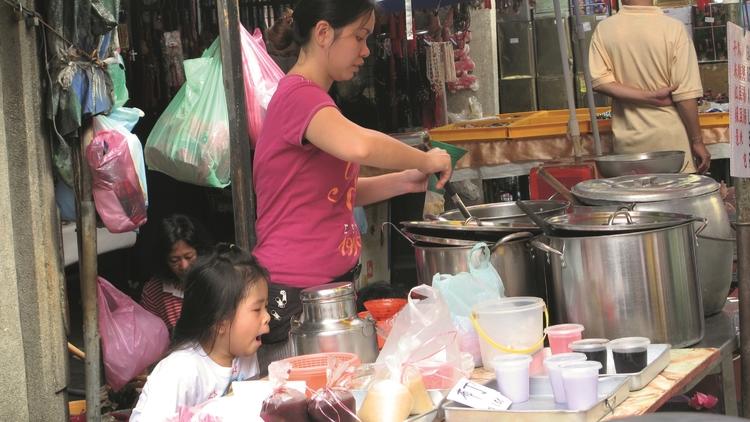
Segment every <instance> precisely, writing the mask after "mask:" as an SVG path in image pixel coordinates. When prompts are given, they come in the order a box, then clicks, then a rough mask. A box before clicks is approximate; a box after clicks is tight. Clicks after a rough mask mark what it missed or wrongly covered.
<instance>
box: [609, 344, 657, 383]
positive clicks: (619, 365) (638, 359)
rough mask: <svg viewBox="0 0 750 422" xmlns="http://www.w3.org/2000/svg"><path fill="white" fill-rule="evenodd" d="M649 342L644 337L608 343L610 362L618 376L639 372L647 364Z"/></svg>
mask: <svg viewBox="0 0 750 422" xmlns="http://www.w3.org/2000/svg"><path fill="white" fill-rule="evenodd" d="M649 344H651V340H649V339H648V338H646V337H623V338H618V339H616V340H612V341H610V342H609V348H610V349H611V350H612V360H613V361H614V362H615V370H617V373H618V374H632V373H637V372H641V371H642V370H643V369H644V368H646V365H647V364H648V346H649Z"/></svg>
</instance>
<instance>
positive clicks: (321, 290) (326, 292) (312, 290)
mask: <svg viewBox="0 0 750 422" xmlns="http://www.w3.org/2000/svg"><path fill="white" fill-rule="evenodd" d="M353 294H354V285H352V283H350V282H346V281H345V282H341V283H328V284H323V285H320V286H315V287H308V288H307V289H305V290H302V292H300V294H299V296H300V299H302V300H303V301H308V300H324V299H333V298H337V297H341V296H347V295H353Z"/></svg>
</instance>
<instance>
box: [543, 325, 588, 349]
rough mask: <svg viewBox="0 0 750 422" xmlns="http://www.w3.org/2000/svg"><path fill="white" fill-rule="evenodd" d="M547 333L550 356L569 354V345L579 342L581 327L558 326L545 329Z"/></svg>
mask: <svg viewBox="0 0 750 422" xmlns="http://www.w3.org/2000/svg"><path fill="white" fill-rule="evenodd" d="M544 332H545V333H547V338H548V339H549V348H550V349H552V354H553V355H556V354H558V353H569V352H570V348H569V347H568V346H569V345H570V343H572V342H574V341H576V340H580V339H581V333H582V332H583V325H581V324H558V325H552V326H549V327H547V328H546V329H545V330H544Z"/></svg>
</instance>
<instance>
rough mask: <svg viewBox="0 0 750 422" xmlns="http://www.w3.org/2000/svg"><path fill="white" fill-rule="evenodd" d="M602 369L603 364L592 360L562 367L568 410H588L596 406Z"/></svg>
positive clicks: (564, 364) (562, 365)
mask: <svg viewBox="0 0 750 422" xmlns="http://www.w3.org/2000/svg"><path fill="white" fill-rule="evenodd" d="M601 367H602V364H601V363H599V362H594V361H590V360H587V361H585V362H573V363H563V364H561V365H560V376H561V377H562V380H563V385H564V387H565V398H566V400H567V403H568V409H570V410H586V409H590V408H591V407H592V406H594V404H596V402H597V399H598V393H599V391H598V390H599V369H601Z"/></svg>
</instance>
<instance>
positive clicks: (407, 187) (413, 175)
mask: <svg viewBox="0 0 750 422" xmlns="http://www.w3.org/2000/svg"><path fill="white" fill-rule="evenodd" d="M399 176H401V183H402V185H403V189H404V192H405V193H417V192H424V191H426V190H427V179H428V178H429V177H430V175H428V174H424V173H422V172H421V171H419V170H404V171H402V172H400V173H399Z"/></svg>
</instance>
